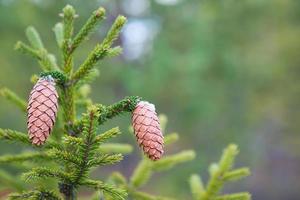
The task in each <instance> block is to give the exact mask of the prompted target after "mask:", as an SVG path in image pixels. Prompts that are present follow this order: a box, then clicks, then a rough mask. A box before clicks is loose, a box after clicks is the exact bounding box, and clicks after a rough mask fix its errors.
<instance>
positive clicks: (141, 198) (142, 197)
mask: <svg viewBox="0 0 300 200" xmlns="http://www.w3.org/2000/svg"><path fill="white" fill-rule="evenodd" d="M130 196H132V197H133V199H138V200H175V199H173V198H170V197H162V196H154V195H150V194H147V193H145V192H140V191H136V190H133V191H132V192H131V193H130Z"/></svg>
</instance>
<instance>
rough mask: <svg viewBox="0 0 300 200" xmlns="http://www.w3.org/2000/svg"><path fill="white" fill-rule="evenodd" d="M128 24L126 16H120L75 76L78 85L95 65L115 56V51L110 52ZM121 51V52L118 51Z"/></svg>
mask: <svg viewBox="0 0 300 200" xmlns="http://www.w3.org/2000/svg"><path fill="white" fill-rule="evenodd" d="M125 22H126V18H125V17H124V16H118V17H117V19H116V20H115V22H114V24H113V25H112V27H111V29H110V30H109V32H108V33H107V35H106V37H105V38H104V40H103V41H102V43H101V44H97V45H96V47H95V48H94V50H93V51H92V52H91V53H90V54H89V55H88V58H87V59H86V60H85V61H84V62H83V64H82V65H81V66H80V67H79V69H78V70H77V71H76V72H75V73H74V74H73V76H72V80H73V82H74V83H77V82H78V81H79V80H80V79H82V78H83V77H85V76H87V75H88V74H89V72H90V71H91V70H92V69H93V68H94V66H95V64H96V63H97V62H98V61H99V60H101V59H103V58H104V57H105V56H107V55H109V52H110V55H113V54H115V51H112V50H110V48H111V45H112V44H113V42H114V41H115V40H116V39H117V38H118V36H119V33H120V31H121V29H122V27H123V25H124V24H125ZM118 51H119V50H118Z"/></svg>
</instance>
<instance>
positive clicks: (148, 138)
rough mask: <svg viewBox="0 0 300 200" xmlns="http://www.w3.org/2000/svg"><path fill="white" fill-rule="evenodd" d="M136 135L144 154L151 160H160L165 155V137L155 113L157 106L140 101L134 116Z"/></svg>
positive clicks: (133, 123)
mask: <svg viewBox="0 0 300 200" xmlns="http://www.w3.org/2000/svg"><path fill="white" fill-rule="evenodd" d="M132 126H133V129H134V134H135V136H136V138H137V141H138V143H139V145H140V146H141V147H142V148H143V151H144V153H145V154H146V155H147V156H148V157H149V158H150V159H151V160H158V159H160V158H161V156H162V154H163V152H164V151H163V144H164V140H163V135H162V131H161V128H160V123H159V120H158V117H157V114H156V112H155V106H154V105H153V104H150V103H149V102H146V101H140V102H139V103H138V104H137V105H136V107H135V109H134V111H133V114H132Z"/></svg>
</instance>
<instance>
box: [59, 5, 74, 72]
mask: <svg viewBox="0 0 300 200" xmlns="http://www.w3.org/2000/svg"><path fill="white" fill-rule="evenodd" d="M61 16H62V17H63V36H64V40H63V44H62V52H63V58H64V67H63V71H64V72H65V73H66V74H68V75H69V74H70V73H71V71H72V69H73V58H72V56H71V54H70V51H69V49H70V45H71V42H72V35H73V31H74V26H73V25H74V19H75V17H76V13H75V9H74V8H73V7H72V6H71V5H67V6H65V7H64V8H63V13H62V14H61Z"/></svg>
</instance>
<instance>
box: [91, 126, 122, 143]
mask: <svg viewBox="0 0 300 200" xmlns="http://www.w3.org/2000/svg"><path fill="white" fill-rule="evenodd" d="M119 134H121V131H120V129H119V127H115V128H111V129H109V130H108V131H105V132H104V133H101V134H99V135H97V136H96V138H95V142H97V143H99V144H100V143H103V142H105V141H106V140H108V139H111V138H113V137H116V136H117V135H119Z"/></svg>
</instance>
